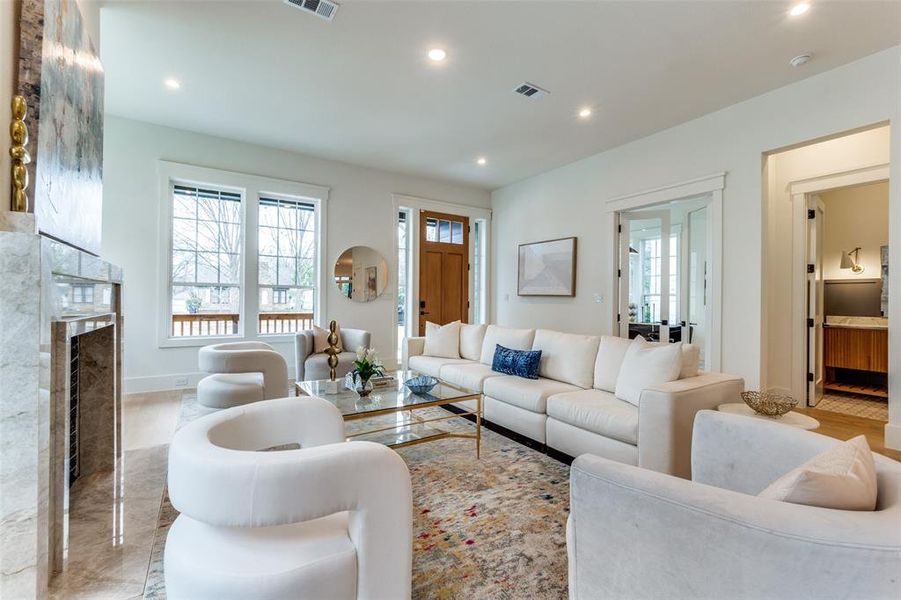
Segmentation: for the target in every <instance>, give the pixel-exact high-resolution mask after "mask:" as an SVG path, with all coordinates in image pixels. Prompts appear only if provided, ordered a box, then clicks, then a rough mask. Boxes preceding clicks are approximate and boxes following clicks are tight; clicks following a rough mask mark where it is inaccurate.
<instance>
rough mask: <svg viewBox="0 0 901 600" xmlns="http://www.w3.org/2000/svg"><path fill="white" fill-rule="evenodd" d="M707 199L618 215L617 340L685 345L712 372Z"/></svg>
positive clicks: (647, 208)
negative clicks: (692, 347) (695, 351)
mask: <svg viewBox="0 0 901 600" xmlns="http://www.w3.org/2000/svg"><path fill="white" fill-rule="evenodd" d="M712 198H713V197H712V195H711V194H702V195H700V196H695V197H690V198H682V199H679V200H673V201H670V202H666V203H663V204H656V205H653V206H649V207H642V208H636V209H633V210H628V211H620V212H619V213H618V216H619V225H618V227H617V229H618V232H619V256H620V259H619V264H620V267H619V270H618V277H619V306H620V309H619V335H620V336H621V337H628V338H630V339H631V338H635V337H637V336H639V335H641V336H642V337H644V338H645V339H648V340H651V341H655V342H669V343H674V342H685V343H692V344H697V345H698V346H700V349H701V366H702V368H709V367H710V356H711V350H710V343H709V342H710V340H711V339H712V336H711V331H712V330H713V314H714V313H713V310H712V302H711V293H712V288H711V285H710V283H711V281H710V276H711V257H712V255H713V248H712V242H713V235H712V234H711V227H712V221H711V219H710V207H709V205H710V203H711V201H712Z"/></svg>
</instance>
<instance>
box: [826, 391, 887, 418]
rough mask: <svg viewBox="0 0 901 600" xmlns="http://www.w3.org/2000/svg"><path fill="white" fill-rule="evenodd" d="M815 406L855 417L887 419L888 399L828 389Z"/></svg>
mask: <svg viewBox="0 0 901 600" xmlns="http://www.w3.org/2000/svg"><path fill="white" fill-rule="evenodd" d="M817 408H818V409H821V410H828V411H831V412H837V413H842V414H845V415H852V416H855V417H865V418H867V419H876V420H878V421H888V400H887V399H884V398H876V397H874V396H864V395H863V394H844V393H841V392H832V391H830V392H828V393H827V394H825V395H824V396H823V398H822V399H821V400H820V401H819V403H818V404H817Z"/></svg>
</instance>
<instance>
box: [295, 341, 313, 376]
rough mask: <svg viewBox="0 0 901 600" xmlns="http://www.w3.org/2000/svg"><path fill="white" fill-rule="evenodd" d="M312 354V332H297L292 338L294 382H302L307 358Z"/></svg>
mask: <svg viewBox="0 0 901 600" xmlns="http://www.w3.org/2000/svg"><path fill="white" fill-rule="evenodd" d="M312 353H313V332H312V331H309V330H305V331H299V332H297V335H295V336H294V380H295V381H303V380H304V374H305V368H304V364H305V363H306V360H307V357H308V356H310V354H312Z"/></svg>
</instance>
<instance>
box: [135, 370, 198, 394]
mask: <svg viewBox="0 0 901 600" xmlns="http://www.w3.org/2000/svg"><path fill="white" fill-rule="evenodd" d="M204 376H206V373H199V372H198V373H173V374H171V375H150V376H147V377H126V378H125V379H123V381H122V388H123V389H122V391H123V392H124V393H126V394H143V393H147V392H167V391H170V390H187V389H191V388H195V387H197V382H198V381H200V380H201V379H203V378H204ZM179 380H183V381H184V382H185V383H184V384H181V385H180V383H181V382H180V381H179Z"/></svg>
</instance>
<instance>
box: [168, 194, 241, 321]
mask: <svg viewBox="0 0 901 600" xmlns="http://www.w3.org/2000/svg"><path fill="white" fill-rule="evenodd" d="M242 201H243V199H242V195H241V194H240V193H238V192H233V191H227V190H223V189H215V188H213V187H194V186H187V185H174V186H173V187H172V268H171V279H170V284H171V285H170V288H171V294H170V298H171V314H172V336H173V337H182V336H208V335H234V334H237V333H238V323H239V319H240V307H241V283H240V281H241V280H240V273H241V254H242V252H241V245H242V235H241V203H242Z"/></svg>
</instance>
